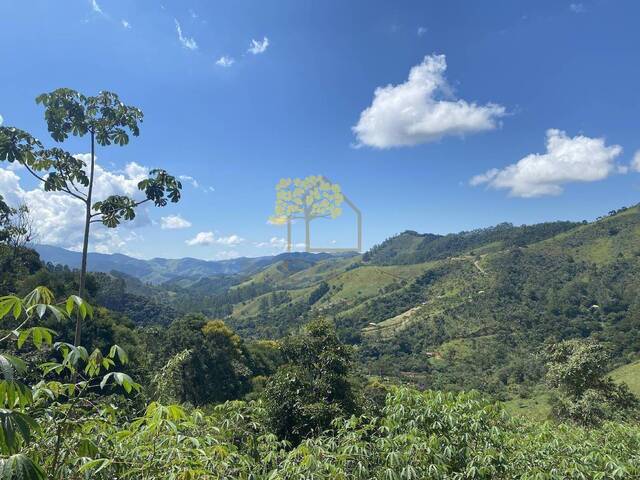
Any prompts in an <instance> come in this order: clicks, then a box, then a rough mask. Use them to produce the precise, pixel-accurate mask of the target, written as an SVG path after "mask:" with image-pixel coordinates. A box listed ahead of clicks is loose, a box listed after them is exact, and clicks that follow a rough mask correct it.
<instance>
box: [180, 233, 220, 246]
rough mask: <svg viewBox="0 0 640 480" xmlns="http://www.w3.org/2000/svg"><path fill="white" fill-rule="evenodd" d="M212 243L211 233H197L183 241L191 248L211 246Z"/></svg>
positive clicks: (213, 238)
mask: <svg viewBox="0 0 640 480" xmlns="http://www.w3.org/2000/svg"><path fill="white" fill-rule="evenodd" d="M214 242H215V236H214V235H213V232H198V233H197V234H196V236H195V237H193V238H192V239H190V240H187V241H185V243H186V244H187V245H190V246H192V247H193V246H195V245H213V243H214Z"/></svg>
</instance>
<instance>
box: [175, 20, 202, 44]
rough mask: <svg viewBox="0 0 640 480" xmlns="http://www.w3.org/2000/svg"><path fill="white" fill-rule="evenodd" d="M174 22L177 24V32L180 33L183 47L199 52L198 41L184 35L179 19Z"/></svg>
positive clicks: (179, 37)
mask: <svg viewBox="0 0 640 480" xmlns="http://www.w3.org/2000/svg"><path fill="white" fill-rule="evenodd" d="M174 21H175V22H176V32H178V40H180V43H181V44H182V46H183V47H184V48H187V49H189V50H197V49H198V44H197V43H196V41H195V40H194V39H193V38H192V37H187V36H186V35H184V34H183V33H182V27H181V26H180V22H179V21H178V19H177V18H174Z"/></svg>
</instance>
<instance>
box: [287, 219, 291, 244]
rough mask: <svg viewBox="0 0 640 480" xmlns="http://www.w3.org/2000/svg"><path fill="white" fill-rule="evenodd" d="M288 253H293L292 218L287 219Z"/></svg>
mask: <svg viewBox="0 0 640 480" xmlns="http://www.w3.org/2000/svg"><path fill="white" fill-rule="evenodd" d="M287 252H289V253H291V218H287Z"/></svg>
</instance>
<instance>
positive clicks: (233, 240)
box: [216, 235, 244, 245]
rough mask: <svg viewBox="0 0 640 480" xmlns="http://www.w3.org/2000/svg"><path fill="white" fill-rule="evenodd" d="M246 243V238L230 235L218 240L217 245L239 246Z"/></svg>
mask: <svg viewBox="0 0 640 480" xmlns="http://www.w3.org/2000/svg"><path fill="white" fill-rule="evenodd" d="M242 242H244V238H242V237H239V236H238V235H229V236H228V237H219V238H217V239H216V243H219V244H220V245H239V244H241V243H242Z"/></svg>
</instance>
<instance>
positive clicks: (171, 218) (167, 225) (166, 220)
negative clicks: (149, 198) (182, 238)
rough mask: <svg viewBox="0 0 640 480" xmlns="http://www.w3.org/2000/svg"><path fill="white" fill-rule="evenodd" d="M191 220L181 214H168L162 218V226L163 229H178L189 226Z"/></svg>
mask: <svg viewBox="0 0 640 480" xmlns="http://www.w3.org/2000/svg"><path fill="white" fill-rule="evenodd" d="M190 226H191V222H190V221H189V220H185V219H184V218H182V217H181V216H180V215H168V216H166V217H162V218H161V219H160V228H162V229H163V230H178V229H181V228H189V227H190Z"/></svg>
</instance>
